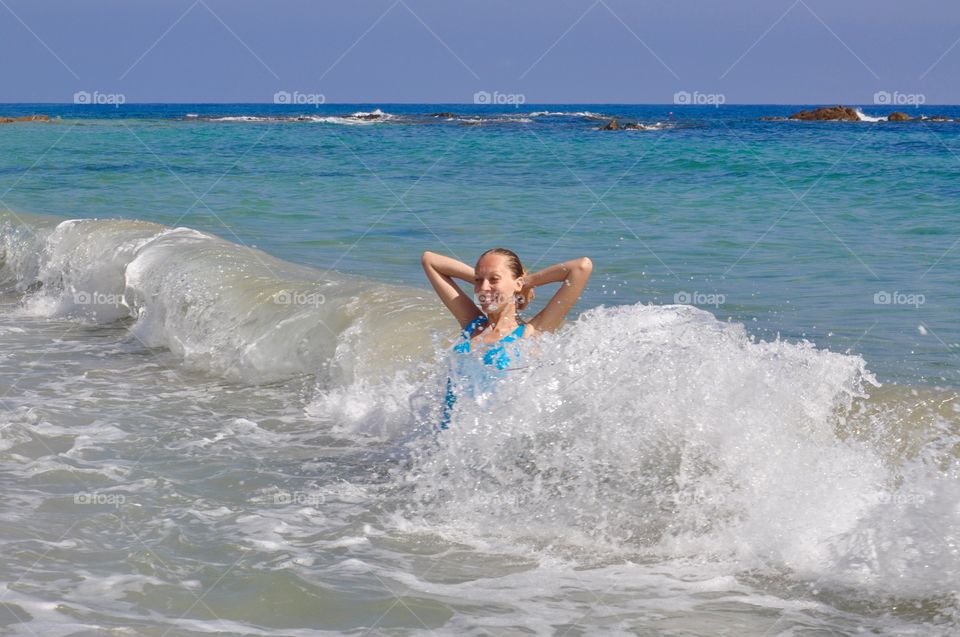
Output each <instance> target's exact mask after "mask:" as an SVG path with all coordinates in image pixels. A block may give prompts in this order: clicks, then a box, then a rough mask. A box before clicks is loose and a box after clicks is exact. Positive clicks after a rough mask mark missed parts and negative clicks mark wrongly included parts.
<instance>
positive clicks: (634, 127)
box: [623, 122, 647, 130]
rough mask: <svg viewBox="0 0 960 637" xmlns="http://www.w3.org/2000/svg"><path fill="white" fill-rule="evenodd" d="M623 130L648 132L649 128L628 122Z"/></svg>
mask: <svg viewBox="0 0 960 637" xmlns="http://www.w3.org/2000/svg"><path fill="white" fill-rule="evenodd" d="M623 130H647V127H646V126H644V125H643V124H638V123H635V122H628V123H626V124H624V125H623Z"/></svg>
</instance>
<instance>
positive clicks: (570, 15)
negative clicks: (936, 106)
mask: <svg viewBox="0 0 960 637" xmlns="http://www.w3.org/2000/svg"><path fill="white" fill-rule="evenodd" d="M958 40H960V3H956V2H945V1H943V0H939V1H937V2H934V1H933V0H913V1H912V2H909V3H908V2H903V1H895V2H894V1H891V0H872V1H870V2H861V1H858V0H846V1H840V2H838V1H836V0H829V1H828V0H730V1H726V2H721V1H718V0H686V1H677V0H649V1H628V0H486V1H484V2H475V1H463V0H345V1H338V2H321V1H313V2H310V1H307V0H269V1H268V0H259V1H255V0H162V1H160V0H139V1H131V0H86V1H84V2H77V1H76V0H0V56H2V57H0V59H2V60H3V62H2V65H0V68H2V69H3V71H2V74H0V78H2V81H0V102H69V101H72V99H73V94H74V92H75V91H82V90H86V91H90V92H92V91H99V92H101V93H119V94H123V95H124V96H125V99H126V100H127V101H128V102H271V101H272V100H273V94H274V93H275V92H276V91H289V92H293V91H300V92H301V93H317V94H322V95H323V96H324V98H325V99H326V101H327V102H328V103H330V102H374V103H376V102H383V103H386V102H471V101H472V100H473V94H474V92H476V91H481V90H486V91H489V92H493V91H499V92H500V93H504V94H509V93H519V94H522V95H523V96H524V98H525V99H526V101H527V102H530V103H534V102H539V103H545V102H546V103H550V102H554V103H556V102H577V103H603V102H607V103H611V102H617V103H669V102H671V101H672V100H673V94H674V93H675V92H677V91H688V92H690V93H693V92H694V91H697V92H700V93H702V94H708V93H718V94H722V95H723V96H724V99H725V100H726V102H728V103H827V102H836V103H871V102H872V101H873V95H874V93H875V92H876V91H888V92H890V93H893V92H895V91H896V92H899V93H902V94H922V95H923V96H924V99H925V100H926V102H927V103H941V104H943V103H949V104H957V103H960V83H958V82H957V80H956V78H957V77H958V70H960V44H957V42H958Z"/></svg>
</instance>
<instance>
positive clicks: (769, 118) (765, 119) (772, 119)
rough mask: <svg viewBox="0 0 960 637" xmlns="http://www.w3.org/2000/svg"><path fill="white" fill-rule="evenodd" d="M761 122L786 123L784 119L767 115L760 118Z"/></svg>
mask: <svg viewBox="0 0 960 637" xmlns="http://www.w3.org/2000/svg"><path fill="white" fill-rule="evenodd" d="M760 121H761V122H785V121H787V118H786V117H773V116H772V115H767V116H765V117H761V118H760Z"/></svg>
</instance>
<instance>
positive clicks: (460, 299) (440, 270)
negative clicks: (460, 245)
mask: <svg viewBox="0 0 960 637" xmlns="http://www.w3.org/2000/svg"><path fill="white" fill-rule="evenodd" d="M420 263H421V264H422V265H423V271H424V272H426V273H427V278H428V279H429V280H430V284H431V285H432V286H433V289H434V290H436V291H437V296H439V297H440V300H441V301H443V304H444V305H446V306H447V309H448V310H450V311H451V312H452V313H453V315H454V316H456V317H457V320H458V321H460V328H461V329H464V328H466V327H467V325H469V324H470V322H471V321H473V320H474V319H475V318H477V317H478V316H480V314H482V312H480V308H478V307H477V305H476V303H474V302H473V298H472V297H470V296H468V295H467V294H466V293H464V291H463V290H461V289H460V286H458V285H457V284H456V283H455V282H454V280H453V279H454V278H457V279H462V280H464V281H468V282H469V283H470V284H471V285H473V278H474V272H473V268H472V267H470V266H469V265H467V264H466V263H463V262H462V261H457V260H456V259H451V258H450V257H446V256H444V255H442V254H437V253H435V252H429V251H428V252H424V253H423V256H421V257H420Z"/></svg>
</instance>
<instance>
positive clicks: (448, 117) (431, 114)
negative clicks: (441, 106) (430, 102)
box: [430, 112, 457, 119]
mask: <svg viewBox="0 0 960 637" xmlns="http://www.w3.org/2000/svg"><path fill="white" fill-rule="evenodd" d="M456 116H457V115H456V113H446V112H444V113H430V117H442V118H444V119H452V118H454V117H456Z"/></svg>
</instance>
